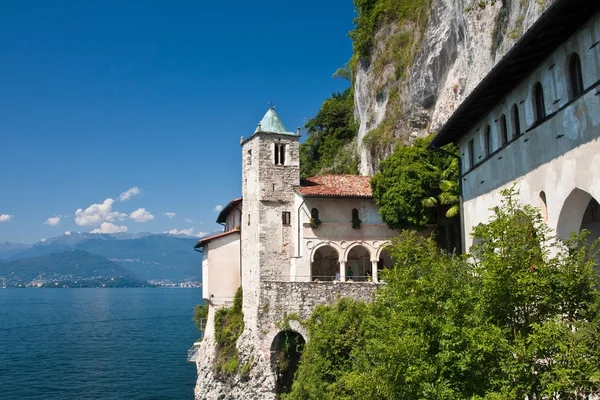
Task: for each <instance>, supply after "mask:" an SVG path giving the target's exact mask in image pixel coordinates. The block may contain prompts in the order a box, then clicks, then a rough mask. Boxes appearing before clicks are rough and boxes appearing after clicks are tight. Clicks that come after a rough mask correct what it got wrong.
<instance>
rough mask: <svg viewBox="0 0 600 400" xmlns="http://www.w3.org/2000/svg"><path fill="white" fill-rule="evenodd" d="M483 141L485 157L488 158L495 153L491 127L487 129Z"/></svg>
mask: <svg viewBox="0 0 600 400" xmlns="http://www.w3.org/2000/svg"><path fill="white" fill-rule="evenodd" d="M483 139H484V141H485V156H486V157H487V156H489V155H490V154H492V153H493V152H494V149H493V145H492V129H491V128H490V126H489V125H488V126H486V127H485V133H484V137H483Z"/></svg>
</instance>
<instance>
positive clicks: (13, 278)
mask: <svg viewBox="0 0 600 400" xmlns="http://www.w3.org/2000/svg"><path fill="white" fill-rule="evenodd" d="M115 279H119V280H120V281H127V282H130V284H131V285H134V286H140V285H143V284H144V282H142V281H140V280H139V279H138V278H137V277H135V275H134V274H133V273H132V272H131V271H129V270H127V269H125V268H123V267H122V266H120V265H119V264H117V263H116V262H113V261H110V260H108V259H106V258H105V257H102V256H98V255H95V254H91V253H89V252H86V251H82V250H75V249H72V250H66V251H62V252H57V253H50V254H44V255H41V256H38V257H31V258H23V259H18V260H13V261H8V262H4V263H0V286H30V285H35V286H42V285H47V284H49V283H53V282H76V283H78V284H81V282H80V281H102V280H105V281H111V280H112V281H114V280H115ZM88 286H95V285H92V284H90V283H88Z"/></svg>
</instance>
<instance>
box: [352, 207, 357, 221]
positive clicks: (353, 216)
mask: <svg viewBox="0 0 600 400" xmlns="http://www.w3.org/2000/svg"><path fill="white" fill-rule="evenodd" d="M357 219H358V210H357V209H356V208H353V209H352V221H354V220H357Z"/></svg>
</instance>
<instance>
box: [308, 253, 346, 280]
mask: <svg viewBox="0 0 600 400" xmlns="http://www.w3.org/2000/svg"><path fill="white" fill-rule="evenodd" d="M339 259H340V256H339V253H338V252H337V250H336V249H335V248H333V247H331V246H323V247H319V248H318V249H317V250H316V251H315V255H314V257H313V262H312V263H311V267H310V274H311V277H310V280H311V281H315V280H319V281H332V280H334V279H335V274H336V273H337V271H338V270H339Z"/></svg>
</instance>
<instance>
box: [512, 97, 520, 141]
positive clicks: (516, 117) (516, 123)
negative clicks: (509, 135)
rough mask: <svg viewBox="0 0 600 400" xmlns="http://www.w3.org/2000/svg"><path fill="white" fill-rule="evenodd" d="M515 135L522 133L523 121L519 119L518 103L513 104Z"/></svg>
mask: <svg viewBox="0 0 600 400" xmlns="http://www.w3.org/2000/svg"><path fill="white" fill-rule="evenodd" d="M511 113H512V122H513V137H514V138H515V137H517V136H519V135H520V134H521V121H519V107H517V105H516V104H513V106H512V111H511Z"/></svg>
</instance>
